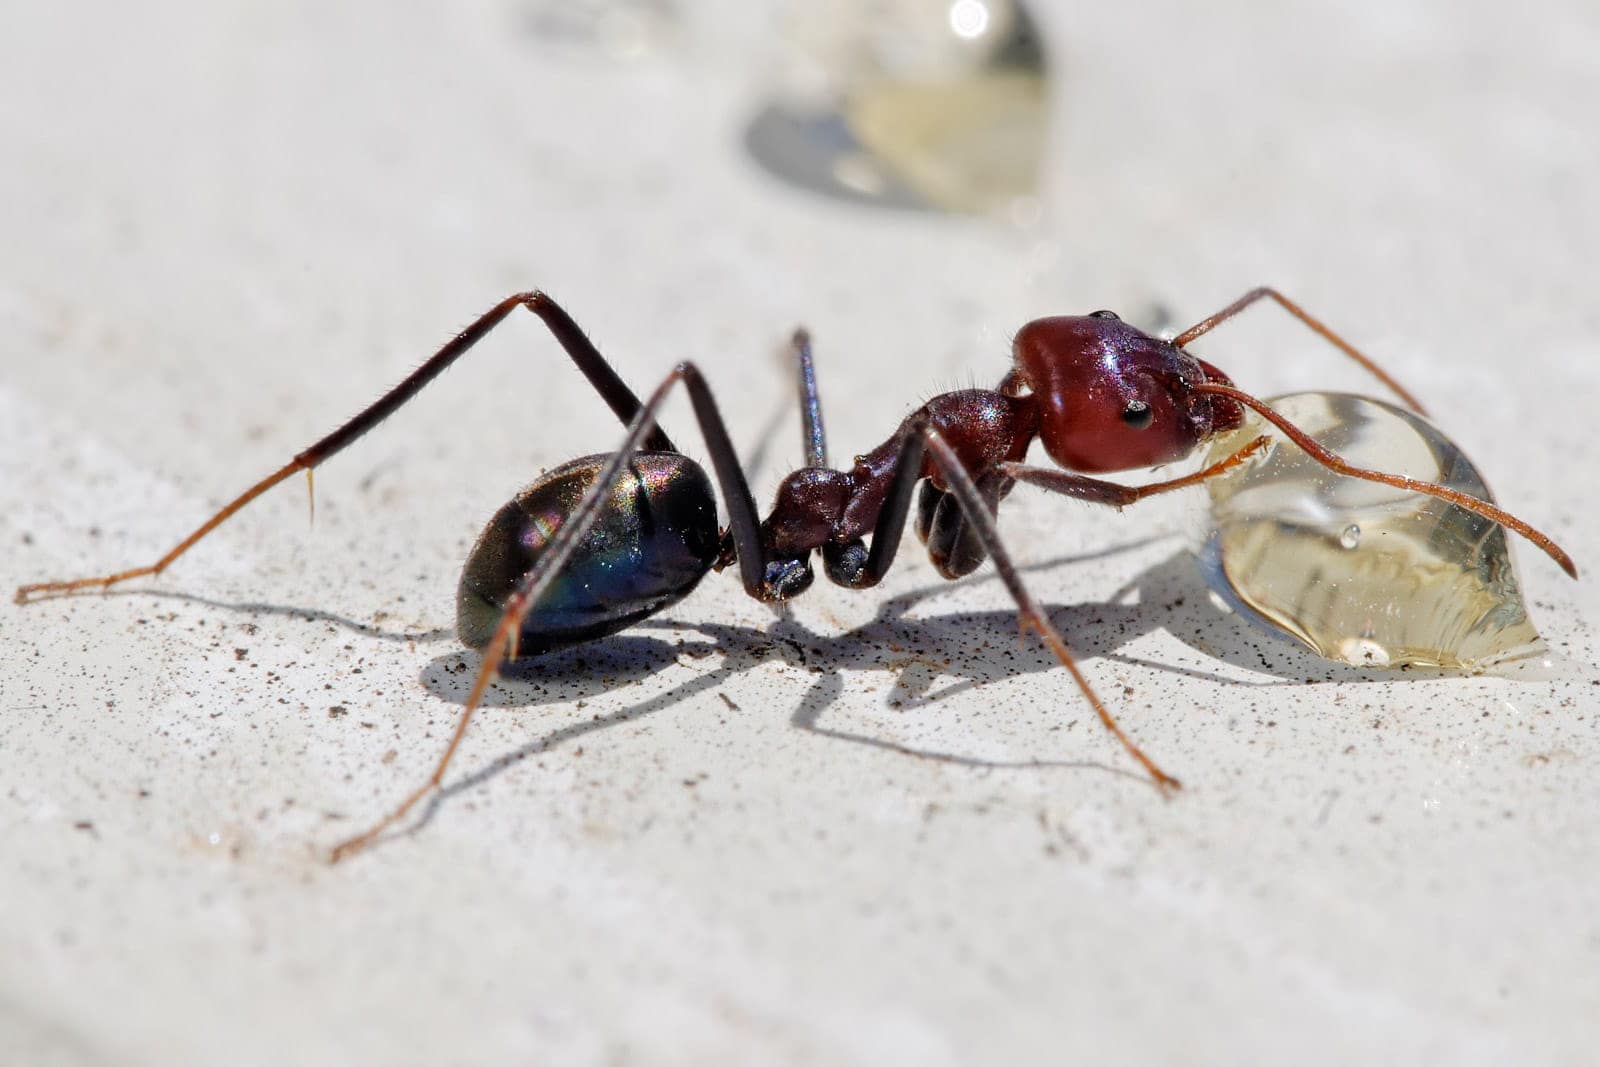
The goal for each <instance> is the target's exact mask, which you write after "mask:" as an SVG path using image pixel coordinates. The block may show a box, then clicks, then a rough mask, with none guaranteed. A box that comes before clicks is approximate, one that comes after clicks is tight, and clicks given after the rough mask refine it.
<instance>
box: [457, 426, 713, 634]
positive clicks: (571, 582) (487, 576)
mask: <svg viewBox="0 0 1600 1067" xmlns="http://www.w3.org/2000/svg"><path fill="white" fill-rule="evenodd" d="M610 458H611V457H610V456H609V455H606V454H600V455H594V456H584V457H582V458H580V459H575V460H572V461H571V462H570V463H564V464H562V465H561V466H559V467H556V468H555V469H554V470H551V471H550V472H548V473H547V474H545V475H544V476H543V477H542V478H540V479H539V480H538V481H537V482H534V483H533V484H532V485H530V486H528V487H527V488H526V489H524V490H522V491H521V492H520V493H518V494H517V495H516V496H515V497H514V498H512V500H511V501H510V502H509V503H507V504H506V505H505V506H504V507H503V508H501V509H500V510H499V511H497V512H496V513H495V515H494V518H492V519H490V520H489V524H488V525H487V526H485V527H484V529H483V533H481V534H479V535H478V541H477V543H476V544H474V545H473V546H472V552H471V554H469V555H468V556H467V562H466V565H465V566H464V567H463V568H462V571H461V584H460V586H459V587H458V589H457V591H456V632H457V633H458V634H459V635H460V637H461V641H462V643H463V644H465V645H467V646H468V647H470V648H475V649H482V648H484V647H485V646H487V645H488V644H489V642H490V641H491V640H492V639H493V637H494V632H495V627H496V626H498V625H499V623H500V620H501V617H502V616H503V615H504V614H505V610H506V602H507V599H508V598H509V597H510V595H511V593H512V592H513V591H514V590H515V589H516V587H517V583H518V581H520V580H521V578H522V577H523V576H524V575H525V574H527V573H528V572H529V571H530V570H532V569H533V566H534V564H535V563H537V562H538V560H539V557H540V556H541V555H543V553H544V550H545V548H546V546H547V545H549V543H550V541H551V539H552V538H553V537H554V536H555V534H556V531H557V530H559V529H560V528H561V525H562V523H563V522H565V521H566V520H567V518H568V517H569V516H571V514H572V513H573V511H574V510H576V509H577V507H578V506H579V503H580V502H581V501H582V500H583V496H584V494H585V493H586V492H587V491H588V489H589V487H590V486H591V485H592V484H593V483H594V480H595V478H596V476H597V475H598V474H599V473H600V469H601V468H602V467H604V466H605V464H606V461H607V460H609V459H610ZM719 548H720V534H719V531H718V529H717V506H716V498H715V497H714V496H713V495H712V492H711V482H710V480H709V479H708V478H707V477H706V474H705V471H703V470H702V469H701V468H700V465H699V464H697V463H695V462H694V461H693V460H691V459H689V458H688V457H686V456H683V455H680V454H678V453H676V452H640V453H638V454H636V455H635V456H634V457H633V459H632V461H631V462H630V463H629V465H628V470H627V473H626V474H625V475H624V476H623V477H622V478H620V479H618V481H617V484H616V485H615V486H614V487H613V488H612V490H611V492H610V493H608V494H606V495H605V496H604V497H603V498H602V499H601V501H600V508H599V513H598V515H597V516H596V517H595V521H594V525H593V526H592V527H591V528H590V529H589V532H588V533H586V534H585V535H584V537H583V540H581V541H580V542H578V544H577V546H576V547H575V549H574V550H573V553H572V556H571V557H570V558H569V559H568V560H567V562H566V564H565V565H564V566H563V567H562V568H561V570H560V571H559V573H558V574H557V575H556V577H555V580H554V581H553V582H552V583H551V585H550V587H549V589H548V590H547V591H546V592H545V594H544V595H543V596H542V597H540V598H539V601H538V603H537V604H536V605H535V606H534V608H533V610H532V611H530V612H529V613H528V614H527V617H526V618H524V619H523V622H522V626H521V629H520V632H519V637H518V639H517V644H516V648H517V654H518V655H519V656H534V655H538V654H540V653H544V652H552V651H555V650H556V649H560V648H566V647H568V646H571V645H577V644H582V643H583V642H585V641H593V640H594V639H596V638H599V637H605V636H606V635H607V634H613V633H616V632H617V631H618V630H623V629H626V628H627V627H629V626H632V625H633V624H634V623H636V622H638V621H639V620H641V619H643V618H645V617H647V616H649V615H653V614H655V613H656V612H658V611H660V610H661V609H662V608H665V607H667V606H669V605H671V604H674V603H676V602H677V601H679V600H681V599H682V598H683V597H684V596H686V595H688V593H689V592H690V591H691V590H693V589H694V587H695V586H696V585H697V584H698V583H699V581H700V579H701V578H703V577H704V576H705V575H706V572H707V571H709V570H710V569H711V565H712V564H713V563H715V562H716V560H717V557H718V554H719Z"/></svg>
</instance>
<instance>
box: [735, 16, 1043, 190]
mask: <svg viewBox="0 0 1600 1067" xmlns="http://www.w3.org/2000/svg"><path fill="white" fill-rule="evenodd" d="M790 35H791V38H792V40H791V52H792V54H791V56H790V57H789V58H790V63H789V65H790V67H791V68H792V69H791V70H789V71H788V73H787V77H786V84H785V85H784V86H783V87H782V88H781V89H780V91H779V92H778V94H777V99H776V100H774V101H773V102H772V103H770V104H768V105H767V106H766V107H764V108H763V109H762V110H761V111H760V112H759V113H758V114H757V115H756V116H755V118H754V119H753V120H752V121H751V123H750V126H749V128H748V129H747V130H746V134H745V146H746V148H747V150H748V151H749V152H750V154H751V155H752V156H753V157H754V158H755V159H756V161H757V162H759V163H760V164H761V165H762V166H763V167H765V168H766V169H767V170H769V171H771V172H772V173H774V174H776V175H778V176H779V177H782V178H784V179H786V180H787V181H790V182H792V183H794V184H797V185H800V186H803V187H805V188H807V189H811V190H813V191H816V192H821V193H826V194H828V195H831V196H835V197H839V198H843V199H849V200H856V201H861V202H868V203H872V204H876V205H879V206H885V207H895V208H910V209H920V210H935V211H952V212H969V213H985V214H990V213H992V214H998V215H1001V216H1013V215H1017V216H1020V217H1022V218H1027V217H1029V216H1030V213H1032V212H1036V210H1037V209H1036V207H1033V206H1032V205H1031V204H1030V202H1031V201H1032V199H1033V196H1034V193H1035V192H1036V190H1037V188H1038V179H1039V170H1040V165H1041V160H1042V157H1043V150H1044V142H1045V137H1046V133H1047V130H1048V103H1049V100H1048V91H1047V90H1048V86H1047V66H1046V63H1045V56H1044V51H1043V48H1042V47H1041V45H1040V41H1039V36H1038V33H1037V30H1036V29H1035V27H1034V24H1033V21H1032V20H1031V19H1030V18H1029V16H1028V14H1027V11H1026V10H1025V9H1024V8H1023V7H1022V5H1021V4H1020V3H1019V2H1018V0H954V2H951V0H878V2H876V3H861V2H859V0H848V2H846V0H811V2H808V3H805V4H803V5H797V8H796V15H795V17H794V18H793V19H792V20H791V26H790Z"/></svg>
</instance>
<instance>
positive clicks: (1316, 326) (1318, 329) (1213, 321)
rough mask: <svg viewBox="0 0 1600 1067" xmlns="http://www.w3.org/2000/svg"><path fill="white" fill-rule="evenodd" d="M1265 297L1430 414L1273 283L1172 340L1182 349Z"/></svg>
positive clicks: (1421, 412) (1411, 405) (1412, 405)
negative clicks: (1274, 287)
mask: <svg viewBox="0 0 1600 1067" xmlns="http://www.w3.org/2000/svg"><path fill="white" fill-rule="evenodd" d="M1262 299H1271V300H1274V301H1276V302H1277V304H1278V306H1279V307H1281V308H1283V309H1284V310H1285V311H1287V312H1288V313H1289V314H1291V315H1293V316H1294V317H1295V318H1297V319H1299V320H1300V321H1301V322H1302V323H1304V324H1305V326H1306V327H1307V328H1308V329H1310V330H1311V332H1313V333H1315V334H1316V335H1317V336H1318V337H1321V338H1322V339H1323V340H1325V341H1327V342H1328V343H1329V344H1331V345H1333V346H1334V347H1335V348H1337V349H1338V350H1339V351H1341V352H1343V353H1344V354H1345V355H1347V356H1349V357H1350V358H1351V359H1353V360H1355V361H1356V362H1357V363H1359V364H1361V365H1362V366H1363V367H1365V368H1366V369H1367V371H1368V372H1369V373H1370V374H1371V375H1372V376H1373V377H1374V378H1377V379H1378V380H1379V381H1380V382H1382V383H1383V384H1384V385H1386V386H1388V387H1389V388H1390V389H1391V390H1393V392H1394V394H1395V395H1396V396H1398V397H1399V398H1400V399H1401V400H1404V401H1405V402H1406V406H1407V407H1409V408H1410V409H1411V410H1412V411H1415V412H1416V413H1417V414H1419V415H1426V414H1427V412H1426V411H1424V410H1423V408H1422V405H1421V404H1420V403H1418V402H1417V398H1416V397H1414V396H1412V395H1411V393H1410V392H1409V391H1408V390H1407V389H1406V388H1405V387H1404V386H1402V385H1401V384H1400V383H1399V382H1397V381H1395V380H1394V379H1393V378H1391V377H1389V374H1388V372H1387V371H1385V370H1384V369H1383V368H1381V367H1379V366H1378V365H1377V364H1376V363H1374V362H1373V361H1372V359H1371V357H1369V356H1366V355H1363V354H1362V353H1361V352H1360V351H1359V350H1358V349H1357V348H1356V347H1355V345H1352V344H1351V343H1350V342H1349V341H1346V340H1345V339H1344V338H1343V337H1340V336H1339V335H1338V334H1336V333H1334V332H1333V331H1332V330H1330V329H1328V327H1327V326H1325V325H1323V324H1322V321H1321V320H1319V319H1317V318H1315V317H1313V316H1312V315H1311V314H1310V313H1309V312H1308V311H1306V310H1305V309H1304V308H1302V307H1301V306H1300V305H1299V304H1296V303H1295V302H1294V301H1293V300H1290V299H1289V298H1288V297H1286V296H1284V295H1283V294H1282V293H1280V292H1278V290H1276V289H1273V288H1271V287H1270V286H1265V285H1263V286H1260V287H1259V288H1256V289H1252V290H1250V291H1249V292H1248V293H1246V294H1244V295H1243V296H1241V297H1240V298H1239V299H1237V300H1235V301H1234V302H1233V303H1231V304H1229V305H1228V306H1227V307H1225V308H1223V309H1222V310H1221V311H1219V312H1217V313H1216V314H1215V315H1211V316H1208V317H1207V318H1204V319H1201V320H1200V321H1199V322H1197V323H1195V324H1194V325H1193V326H1191V327H1189V328H1188V329H1187V330H1184V331H1183V332H1182V333H1180V334H1179V335H1178V336H1176V337H1174V338H1173V339H1172V343H1173V344H1175V345H1177V346H1178V347H1179V348H1182V347H1184V346H1185V345H1187V344H1188V343H1189V342H1190V341H1193V340H1195V339H1196V338H1199V337H1203V336H1204V335H1206V334H1208V333H1210V332H1211V331H1212V330H1214V329H1216V328H1217V327H1218V326H1221V325H1222V324H1223V323H1225V322H1227V321H1228V320H1229V319H1231V318H1233V317H1234V316H1235V315H1237V314H1239V312H1241V311H1243V310H1244V309H1245V308H1247V307H1249V306H1250V305H1251V304H1254V303H1255V302H1256V301H1257V300H1262Z"/></svg>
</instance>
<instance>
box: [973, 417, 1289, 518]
mask: <svg viewBox="0 0 1600 1067" xmlns="http://www.w3.org/2000/svg"><path fill="white" fill-rule="evenodd" d="M1270 440H1271V438H1269V437H1267V436H1266V435H1265V434H1263V435H1262V436H1260V437H1257V438H1256V439H1255V440H1253V441H1251V442H1250V443H1249V444H1247V445H1245V446H1244V447H1243V448H1241V449H1239V451H1237V452H1235V453H1233V454H1232V455H1231V456H1227V457H1225V458H1223V459H1221V460H1219V461H1218V462H1216V463H1213V464H1211V466H1209V467H1205V468H1203V469H1201V470H1197V471H1195V472H1194V473H1193V474H1186V475H1184V476H1183V477H1182V478H1172V479H1170V480H1168V481H1164V482H1151V483H1150V484H1149V485H1122V484H1121V483H1119V482H1106V481H1101V480H1100V479H1099V478H1085V477H1084V476H1083V475H1081V474H1069V473H1067V472H1066V471H1059V470H1055V469H1053V468H1050V467H1029V466H1027V465H1026V464H1023V463H1001V464H998V469H999V471H1000V473H1002V474H1004V475H1005V476H1006V477H1008V478H1015V479H1016V480H1017V481H1019V482H1025V483H1027V484H1028V485H1036V486H1038V487H1039V488H1040V489H1046V490H1049V491H1050V492H1052V493H1060V494H1061V495H1062V496H1070V497H1072V498H1073V499H1075V500H1085V501H1088V502H1089V503H1091V504H1106V505H1109V506H1110V507H1114V508H1116V509H1117V510H1118V511H1121V510H1122V509H1123V508H1125V507H1127V506H1128V505H1129V504H1137V503H1138V502H1139V501H1141V500H1143V499H1145V498H1146V497H1151V496H1155V495H1156V494H1157V493H1169V492H1171V491H1172V490H1174V489H1184V488H1187V487H1188V486H1191V485H1199V484H1200V483H1201V482H1203V481H1205V480H1206V479H1208V478H1216V477H1219V476H1221V475H1223V474H1227V473H1228V472H1229V471H1231V470H1233V469H1234V468H1235V467H1238V466H1239V465H1240V464H1242V463H1244V462H1245V461H1246V460H1248V459H1249V458H1250V457H1251V456H1253V455H1255V454H1256V453H1257V452H1259V451H1260V450H1261V449H1262V448H1264V447H1266V445H1267V442H1268V441H1270Z"/></svg>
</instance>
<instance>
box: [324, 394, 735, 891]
mask: <svg viewBox="0 0 1600 1067" xmlns="http://www.w3.org/2000/svg"><path fill="white" fill-rule="evenodd" d="M679 382H682V383H683V385H684V387H685V388H686V389H688V391H689V399H690V402H691V404H692V405H693V407H694V411H695V417H696V420H697V421H698V422H699V424H700V431H701V433H702V434H703V435H704V437H705V440H706V446H707V448H708V449H709V450H710V452H711V457H712V466H713V467H714V468H715V469H716V473H717V481H718V484H720V485H721V487H722V494H723V497H724V500H725V502H726V504H727V506H728V514H729V522H730V524H731V526H732V533H733V539H734V543H735V544H736V545H737V546H738V547H739V549H740V558H739V563H740V569H741V571H742V572H743V577H744V580H745V588H746V590H747V591H749V592H750V593H751V595H753V596H757V597H760V596H761V590H762V588H763V586H762V582H761V576H762V574H763V570H764V561H763V560H762V558H761V554H760V552H761V549H760V528H759V523H758V521H757V518H756V510H755V501H754V500H753V499H752V498H751V496H750V489H749V487H748V485H747V484H746V482H745V478H744V472H743V471H742V470H741V469H740V467H739V463H738V459H737V457H736V455H735V453H734V450H733V443H732V441H730V440H729V438H728V431H727V429H726V427H725V426H724V425H723V422H722V416H721V414H720V413H719V412H718V411H717V406H716V401H715V400H714V399H713V397H712V395H711V389H710V387H709V386H708V385H707V384H706V381H705V379H704V377H702V376H701V374H700V371H699V370H698V369H697V368H696V367H695V365H694V364H692V363H680V364H678V365H677V366H676V367H674V368H673V370H672V372H671V373H670V374H668V375H667V377H666V378H665V379H663V381H662V382H661V384H660V385H658V386H657V387H656V389H655V392H653V393H651V394H650V398H649V399H648V400H646V401H645V403H644V405H643V406H642V407H640V409H639V411H638V413H637V414H635V415H634V417H633V419H632V421H630V422H629V424H628V433H627V436H625V437H624V438H623V440H622V444H621V445H619V446H618V448H617V450H616V451H615V452H613V453H612V454H611V456H610V458H609V459H608V460H607V461H606V465H605V467H603V468H602V469H601V471H600V473H599V474H598V475H597V476H596V477H595V479H594V481H593V483H591V484H590V486H589V489H588V491H587V492H585V493H584V495H583V499H582V500H580V501H579V502H578V506H577V507H575V508H574V509H573V510H572V512H571V513H570V514H569V515H567V517H566V518H565V519H563V520H562V522H561V526H560V528H559V529H558V530H557V531H556V535H555V537H553V538H552V539H551V540H550V543H549V545H548V546H547V547H546V549H545V551H544V554H543V555H541V556H540V557H539V561H538V562H537V563H536V564H534V566H533V569H532V570H530V571H529V572H528V573H527V574H525V575H523V577H522V579H521V581H519V582H518V583H517V587H516V589H515V590H513V591H512V593H511V595H510V596H509V597H508V598H507V600H506V608H505V611H504V613H503V614H502V615H501V616H500V622H499V624H498V625H497V626H496V627H495V631H494V636H493V637H492V638H490V640H489V643H488V644H486V645H485V646H484V649H483V663H482V665H481V666H480V667H479V668H478V676H477V678H476V679H475V680H474V681H473V683H472V691H471V692H470V693H469V694H468V695H467V703H466V707H465V708H464V709H462V712H461V718H460V719H459V720H457V722H456V728H455V730H454V732H452V733H451V735H450V741H449V743H448V744H447V745H446V746H445V750H444V754H443V755H442V756H440V757H439V762H438V763H437V764H435V765H434V768H433V773H432V774H430V775H429V776H428V780H427V781H425V782H424V783H423V784H422V785H421V786H420V787H419V788H417V789H416V790H414V791H413V792H412V793H411V795H410V796H408V797H406V799H405V800H404V801H402V802H401V804H400V806H399V807H397V808H395V809H394V810H393V811H391V812H390V813H389V814H388V815H386V816H384V817H383V819H381V820H380V821H379V822H378V823H376V824H375V825H374V826H372V827H371V828H370V829H368V830H367V831H366V832H364V833H361V834H358V835H357V836H355V837H352V838H350V839H349V840H347V841H343V842H341V843H340V844H338V845H336V846H334V849H333V852H332V854H331V857H330V859H331V861H332V862H334V863H337V862H338V861H339V860H341V859H343V858H345V857H346V856H349V855H352V854H353V853H356V852H359V851H361V850H362V849H363V848H366V847H367V846H368V845H370V844H371V843H372V842H373V841H374V840H376V839H377V837H378V835H380V834H381V833H383V831H385V830H387V829H388V828H389V827H390V826H393V825H394V824H395V823H396V822H398V821H399V820H400V819H403V818H404V817H405V815H406V813H407V812H408V811H410V810H411V809H412V808H413V807H414V806H415V805H416V804H417V802H418V801H419V800H421V799H422V798H423V797H425V796H427V795H428V794H429V793H431V792H433V790H435V789H437V788H439V785H440V783H441V782H443V780H444V772H445V769H446V768H447V767H449V765H450V760H451V759H452V758H453V757H454V756H455V753H456V749H457V748H458V747H459V746H460V744H461V739H462V737H464V736H465V735H466V732H467V724H468V723H470V722H471V721H472V717H473V715H474V714H476V713H477V710H478V707H479V706H480V705H481V704H482V702H483V694H484V692H485V691H486V690H487V689H488V686H489V682H490V681H491V680H493V678H494V677H495V676H496V675H497V674H498V673H499V672H500V667H501V665H502V664H503V663H504V662H505V661H506V660H507V659H508V658H509V654H510V653H511V651H512V650H513V649H514V647H515V644H516V639H517V634H518V632H519V631H520V630H521V628H522V620H523V619H525V618H526V617H527V615H528V613H529V612H530V611H532V610H533V608H534V607H535V606H536V605H537V604H538V603H539V600H540V598H541V597H543V596H544V593H545V591H546V590H547V589H548V588H549V587H550V583H551V582H553V581H554V580H555V579H556V577H557V576H558V575H559V574H560V573H561V568H562V567H563V565H565V564H566V562H567V560H568V559H569V558H570V557H571V555H572V552H573V550H574V549H575V548H576V547H577V546H578V544H579V543H580V542H581V541H582V540H583V538H584V536H585V535H586V534H588V532H589V530H590V529H591V528H592V527H593V526H594V522H595V519H596V518H597V517H598V516H599V514H600V505H601V503H602V502H603V501H604V500H605V498H606V497H607V496H609V495H610V493H611V488H612V485H613V483H615V482H616V480H617V478H618V477H619V476H621V475H622V474H623V472H624V470H625V468H626V467H627V466H628V463H629V461H630V460H631V459H632V458H633V456H634V454H635V453H637V452H639V451H640V450H641V447H642V446H643V445H644V444H645V442H646V441H647V439H648V436H649V434H650V432H651V427H652V426H653V425H654V424H655V417H656V412H657V411H658V410H660V408H661V404H662V402H663V401H664V400H665V399H666V398H667V396H668V395H669V394H670V393H671V391H672V387H673V386H674V385H677V384H678V383H679Z"/></svg>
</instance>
